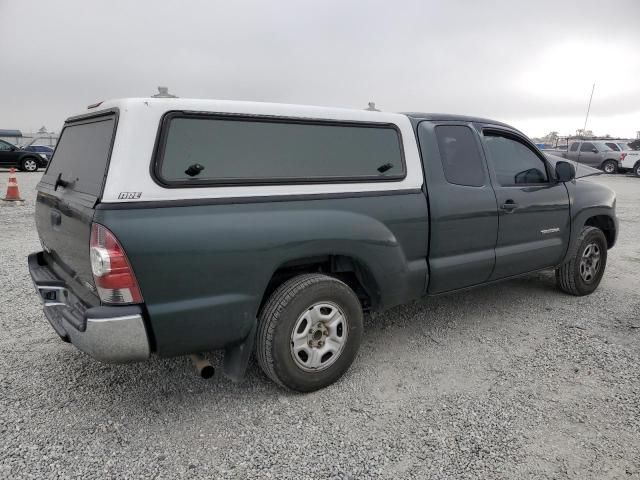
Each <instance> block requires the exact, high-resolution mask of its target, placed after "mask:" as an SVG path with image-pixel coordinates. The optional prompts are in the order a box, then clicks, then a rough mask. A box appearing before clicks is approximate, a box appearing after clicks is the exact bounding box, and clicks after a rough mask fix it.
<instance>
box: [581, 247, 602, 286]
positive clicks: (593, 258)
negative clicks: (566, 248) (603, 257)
mask: <svg viewBox="0 0 640 480" xmlns="http://www.w3.org/2000/svg"><path fill="white" fill-rule="evenodd" d="M600 265H601V264H600V247H599V246H598V244H596V243H590V244H589V245H587V246H586V247H585V249H584V250H583V251H582V257H580V265H579V270H580V277H582V280H584V281H585V282H586V283H591V282H593V280H594V279H595V278H596V275H598V272H599V271H600Z"/></svg>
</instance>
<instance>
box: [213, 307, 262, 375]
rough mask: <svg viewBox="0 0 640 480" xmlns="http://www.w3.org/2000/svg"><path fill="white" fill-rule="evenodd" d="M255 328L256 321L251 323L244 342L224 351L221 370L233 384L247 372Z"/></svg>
mask: <svg viewBox="0 0 640 480" xmlns="http://www.w3.org/2000/svg"><path fill="white" fill-rule="evenodd" d="M257 326H258V322H257V320H256V321H255V322H254V323H253V327H251V331H250V332H249V335H247V338H245V339H244V341H242V342H241V343H236V344H235V345H232V346H229V347H226V348H225V349H224V361H223V364H222V369H223V372H224V374H225V376H227V377H228V378H230V379H231V380H232V381H234V382H239V381H240V380H242V378H243V377H244V374H245V372H246V370H247V365H248V364H249V358H250V357H251V352H252V351H253V344H254V343H255V338H256V330H257Z"/></svg>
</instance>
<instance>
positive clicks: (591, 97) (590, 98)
mask: <svg viewBox="0 0 640 480" xmlns="http://www.w3.org/2000/svg"><path fill="white" fill-rule="evenodd" d="M595 89H596V83H595V82H593V87H592V88H591V96H590V97H589V105H588V106H587V115H586V117H584V127H583V128H582V135H583V136H585V134H586V133H587V120H589V111H590V110H591V100H593V92H594V90H595Z"/></svg>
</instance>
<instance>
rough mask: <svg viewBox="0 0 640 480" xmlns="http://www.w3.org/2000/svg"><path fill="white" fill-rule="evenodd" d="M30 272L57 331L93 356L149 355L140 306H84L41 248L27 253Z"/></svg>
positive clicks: (131, 358) (115, 359) (118, 359)
mask: <svg viewBox="0 0 640 480" xmlns="http://www.w3.org/2000/svg"><path fill="white" fill-rule="evenodd" d="M28 263H29V273H30V274H31V279H32V280H33V284H34V286H35V287H36V291H37V293H38V296H39V297H40V299H41V300H42V302H43V304H44V314H45V316H46V317H47V320H49V323H50V324H51V326H52V327H53V329H54V330H55V331H56V333H57V334H58V335H59V336H60V337H61V338H62V339H63V340H65V341H68V342H71V343H72V344H73V345H75V346H76V347H77V348H78V349H79V350H82V351H83V352H85V353H87V354H89V355H91V356H92V357H94V358H95V359H96V360H100V361H102V362H110V363H127V362H136V361H140V360H145V359H147V358H149V355H150V353H151V348H150V344H149V338H148V335H147V330H146V327H145V323H144V319H143V312H142V309H141V308H140V307H139V306H136V305H133V306H121V307H120V306H114V307H87V306H86V305H85V304H84V303H83V302H81V301H80V300H79V299H78V298H77V297H76V296H75V295H74V294H73V292H72V291H71V290H70V289H68V288H67V285H66V284H65V282H64V281H63V280H61V279H60V278H59V277H57V276H56V274H55V273H54V272H53V271H52V270H51V269H50V268H49V267H48V266H47V264H46V262H45V261H44V257H43V252H38V253H32V254H31V255H29V259H28Z"/></svg>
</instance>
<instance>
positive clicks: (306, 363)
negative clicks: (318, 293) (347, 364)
mask: <svg viewBox="0 0 640 480" xmlns="http://www.w3.org/2000/svg"><path fill="white" fill-rule="evenodd" d="M348 333H349V328H348V324H347V316H346V315H345V314H344V312H343V310H342V309H341V308H340V307H338V305H336V304H335V303H333V302H316V303H314V304H313V305H311V306H309V307H308V308H307V309H306V310H305V311H304V312H303V313H302V314H301V315H300V316H299V317H298V319H297V320H296V323H295V324H294V326H293V331H292V332H291V348H290V350H291V356H292V357H293V361H294V362H295V363H296V366H297V367H298V368H300V369H301V370H303V371H305V372H319V371H322V370H325V369H327V368H329V367H330V366H331V365H333V364H334V363H335V362H336V361H337V360H338V358H340V355H341V354H342V352H343V351H344V346H345V345H346V343H347V336H348Z"/></svg>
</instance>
